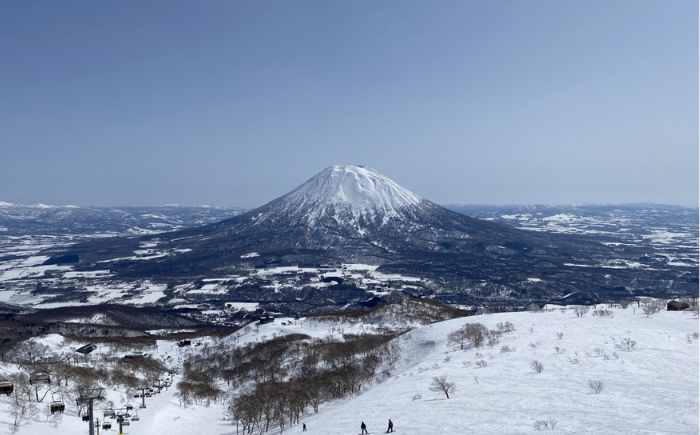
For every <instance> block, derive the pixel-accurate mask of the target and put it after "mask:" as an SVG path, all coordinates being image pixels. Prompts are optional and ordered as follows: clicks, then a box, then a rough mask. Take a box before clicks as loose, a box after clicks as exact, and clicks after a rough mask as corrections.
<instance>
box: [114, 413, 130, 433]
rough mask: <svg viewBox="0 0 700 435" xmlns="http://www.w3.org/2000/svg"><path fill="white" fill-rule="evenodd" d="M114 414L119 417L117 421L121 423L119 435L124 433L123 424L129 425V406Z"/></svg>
mask: <svg viewBox="0 0 700 435" xmlns="http://www.w3.org/2000/svg"><path fill="white" fill-rule="evenodd" d="M114 416H115V417H116V419H117V423H119V435H122V433H123V431H124V429H123V426H129V420H127V418H128V417H130V415H129V410H128V409H127V408H121V409H119V410H117V411H115V413H114Z"/></svg>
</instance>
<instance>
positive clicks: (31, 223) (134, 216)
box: [0, 202, 243, 236]
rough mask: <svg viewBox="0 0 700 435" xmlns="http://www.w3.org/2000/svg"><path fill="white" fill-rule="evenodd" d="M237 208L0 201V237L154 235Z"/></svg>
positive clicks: (205, 221)
mask: <svg viewBox="0 0 700 435" xmlns="http://www.w3.org/2000/svg"><path fill="white" fill-rule="evenodd" d="M242 212H243V209H240V208H217V207H188V206H181V205H165V206H160V207H76V206H63V207H57V206H51V205H44V204H37V205H15V204H10V203H7V202H0V236H1V235H5V236H26V235H52V236H64V235H80V236H91V235H101V236H105V235H106V236H110V235H111V236H117V235H136V234H155V233H162V232H165V231H175V230H181V229H184V228H190V227H195V226H202V225H206V224H210V223H214V222H219V221H221V220H223V219H227V218H230V217H232V216H236V215H238V214H240V213H242Z"/></svg>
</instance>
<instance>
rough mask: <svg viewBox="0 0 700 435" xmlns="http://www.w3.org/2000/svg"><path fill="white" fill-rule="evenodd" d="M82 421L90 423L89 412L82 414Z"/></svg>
mask: <svg viewBox="0 0 700 435" xmlns="http://www.w3.org/2000/svg"><path fill="white" fill-rule="evenodd" d="M81 417H82V418H83V421H90V413H89V412H83V414H82V416H81Z"/></svg>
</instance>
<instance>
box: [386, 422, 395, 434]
mask: <svg viewBox="0 0 700 435" xmlns="http://www.w3.org/2000/svg"><path fill="white" fill-rule="evenodd" d="M393 431H394V423H392V422H391V419H389V427H388V428H387V429H386V433H389V432H393Z"/></svg>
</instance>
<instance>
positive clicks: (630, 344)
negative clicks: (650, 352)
mask: <svg viewBox="0 0 700 435" xmlns="http://www.w3.org/2000/svg"><path fill="white" fill-rule="evenodd" d="M636 344H637V342H636V341H634V340H630V339H629V338H623V339H622V341H621V342H620V343H618V344H616V345H615V348H616V349H620V350H624V351H626V352H630V351H632V349H634V346H635V345H636Z"/></svg>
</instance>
